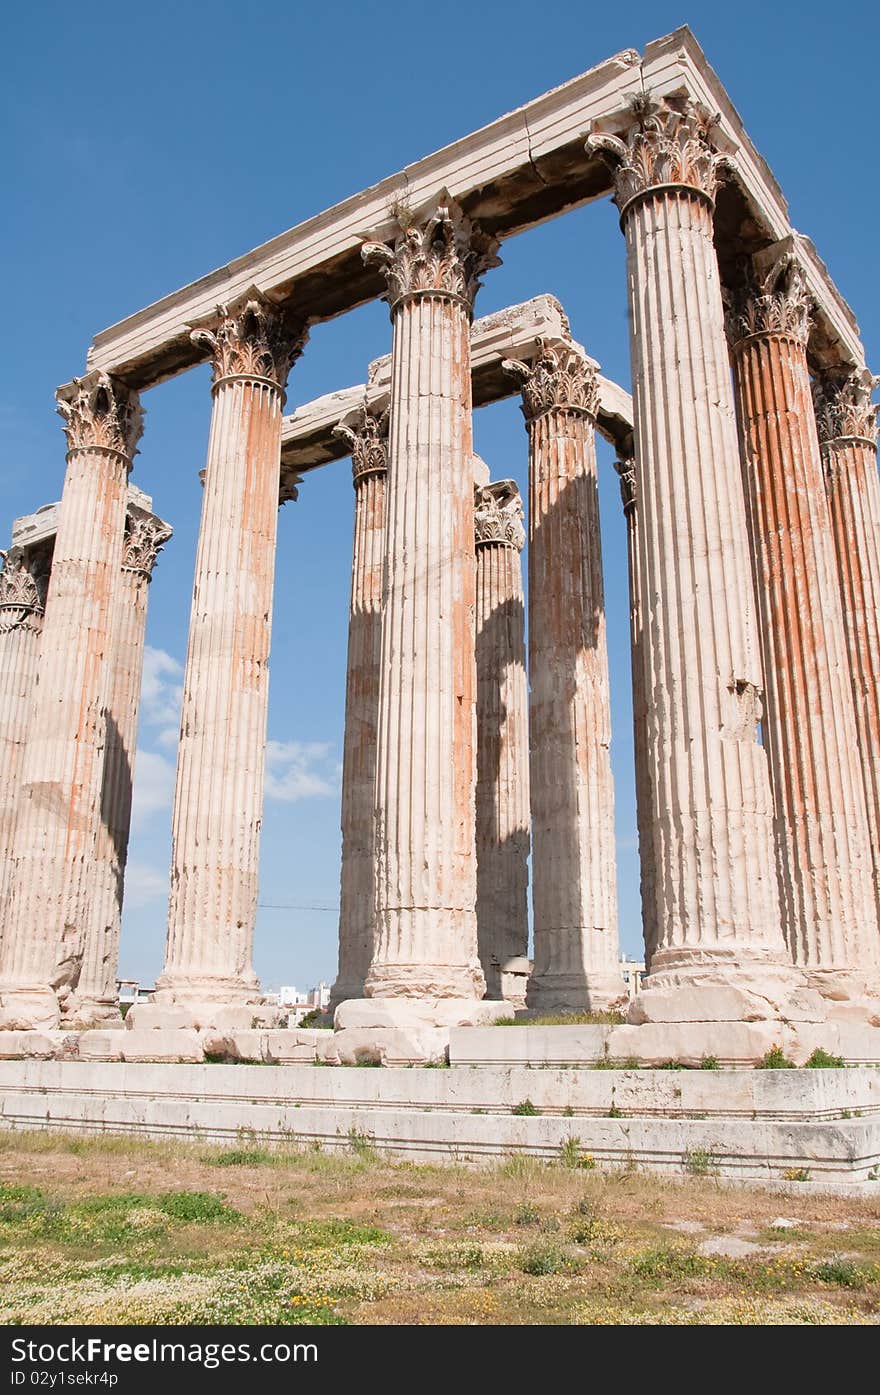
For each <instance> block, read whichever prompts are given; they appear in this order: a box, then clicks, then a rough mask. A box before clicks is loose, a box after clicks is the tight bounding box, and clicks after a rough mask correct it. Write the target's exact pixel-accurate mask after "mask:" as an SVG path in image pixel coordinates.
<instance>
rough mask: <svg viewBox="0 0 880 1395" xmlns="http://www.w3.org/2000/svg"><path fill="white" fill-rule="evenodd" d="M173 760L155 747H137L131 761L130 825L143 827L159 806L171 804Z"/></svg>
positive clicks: (165, 807) (162, 807) (166, 806)
mask: <svg viewBox="0 0 880 1395" xmlns="http://www.w3.org/2000/svg"><path fill="white" fill-rule="evenodd" d="M174 771H175V765H174V762H173V761H170V760H167V759H166V758H165V756H160V755H159V754H158V753H157V752H156V751H144V750H143V749H142V748H141V747H138V750H137V755H136V756H135V765H134V788H133V789H132V799H131V822H132V827H133V828H142V827H143V826H144V824H145V823H147V822H148V821H149V820H150V819H151V818H152V816H153V814H157V813H158V812H159V810H160V809H169V808H170V807H171V798H172V795H173V794H174Z"/></svg>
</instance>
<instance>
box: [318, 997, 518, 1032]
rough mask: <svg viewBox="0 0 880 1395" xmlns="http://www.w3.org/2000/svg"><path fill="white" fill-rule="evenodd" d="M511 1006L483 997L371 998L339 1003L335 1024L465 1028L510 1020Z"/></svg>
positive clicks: (340, 1027)
mask: <svg viewBox="0 0 880 1395" xmlns="http://www.w3.org/2000/svg"><path fill="white" fill-rule="evenodd" d="M510 1015H511V1007H510V1004H509V1003H504V1002H497V1001H494V1000H492V999H488V998H484V999H478V998H371V999H360V1000H358V999H352V1000H351V1001H350V1002H347V1003H340V1004H339V1007H338V1008H337V1009H336V1014H335V1017H334V1019H333V1025H334V1027H335V1028H336V1031H337V1032H339V1031H341V1030H342V1029H343V1028H347V1027H392V1028H393V1027H401V1028H402V1027H466V1026H479V1025H481V1024H482V1023H487V1022H497V1021H499V1020H501V1019H502V1018H504V1017H510Z"/></svg>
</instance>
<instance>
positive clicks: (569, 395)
mask: <svg viewBox="0 0 880 1395" xmlns="http://www.w3.org/2000/svg"><path fill="white" fill-rule="evenodd" d="M505 367H506V368H507V370H508V371H509V372H513V373H514V374H516V375H517V376H518V378H519V379H520V382H521V386H522V398H523V403H522V409H523V414H524V416H525V419H526V426H527V430H528V434H529V684H530V697H529V747H530V759H531V777H530V778H531V803H532V845H533V849H534V853H533V859H532V884H533V891H532V903H533V911H534V925H533V933H534V959H535V966H534V969H533V971H532V976H531V979H530V981H529V989H528V1003H529V1007H530V1008H535V1009H537V1010H540V1011H543V1012H567V1011H580V1012H583V1011H604V1010H606V1009H607V1008H609V1007H610V1006H611V1005H612V1004H614V1003H618V1002H620V1001H621V1000H622V999H624V998H625V997H626V987H625V985H624V983H623V979H622V977H621V973H620V968H619V961H620V950H619V943H618V935H617V876H616V858H615V846H614V782H613V779H612V775H611V705H610V699H609V686H608V649H607V643H606V635H605V593H604V587H603V581H602V544H601V539H600V535H599V495H598V484H597V476H596V442H595V426H596V410H597V407H598V400H599V389H598V384H597V379H596V368H597V365H596V364H595V363H594V361H593V360H592V359H590V358H588V357H587V356H586V354H585V353H584V352H583V351H582V350H581V349H580V348H579V347H578V346H577V345H574V344H571V343H564V342H561V341H560V342H556V343H549V342H546V343H545V342H543V341H539V342H538V352H537V356H536V358H535V361H534V362H533V363H532V364H530V365H526V364H517V363H514V362H507V363H506V364H505Z"/></svg>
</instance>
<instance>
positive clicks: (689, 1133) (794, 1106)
mask: <svg viewBox="0 0 880 1395" xmlns="http://www.w3.org/2000/svg"><path fill="white" fill-rule="evenodd" d="M503 1030H504V1029H502V1028H498V1029H497V1031H498V1032H499V1033H501V1032H502V1031H503ZM515 1030H517V1031H523V1032H528V1031H530V1030H532V1029H530V1028H522V1029H519V1028H518V1029H515ZM389 1035H390V1034H389ZM878 1092H880V1072H877V1071H875V1070H846V1071H841V1070H809V1071H808V1070H776V1071H765V1070H760V1071H756V1070H753V1069H751V1068H749V1069H747V1070H730V1071H726V1070H722V1071H700V1070H693V1071H650V1070H601V1071H597V1070H592V1069H586V1070H570V1069H569V1070H535V1069H533V1068H525V1069H524V1068H521V1067H514V1068H511V1067H501V1068H490V1067H486V1068H483V1069H473V1070H472V1069H456V1068H455V1067H453V1068H452V1069H450V1070H412V1069H410V1070H400V1069H394V1068H386V1069H384V1070H327V1069H317V1068H316V1067H314V1066H277V1067H268V1066H265V1065H263V1066H248V1065H234V1066H223V1065H210V1066H193V1065H151V1064H146V1063H144V1064H113V1063H107V1064H104V1063H97V1062H89V1063H78V1062H59V1061H38V1060H31V1061H15V1062H9V1061H6V1062H2V1063H0V1099H2V1106H0V1109H2V1112H0V1126H5V1127H19V1128H21V1127H39V1128H50V1129H52V1128H54V1129H57V1128H59V1127H64V1128H65V1129H66V1130H68V1131H71V1130H76V1129H80V1130H82V1131H83V1132H110V1133H112V1132H114V1131H119V1132H124V1133H127V1134H131V1133H132V1132H138V1133H141V1134H146V1135H150V1134H151V1133H152V1134H154V1135H156V1136H157V1137H162V1138H164V1139H167V1138H169V1137H172V1138H173V1137H175V1136H177V1137H181V1138H198V1139H200V1140H202V1141H203V1142H204V1141H205V1140H214V1141H216V1142H218V1143H219V1142H226V1141H229V1142H231V1143H233V1144H235V1143H236V1142H237V1141H238V1140H239V1139H240V1138H241V1134H242V1131H243V1130H244V1131H253V1132H254V1133H256V1134H258V1135H259V1137H260V1139H261V1140H265V1141H266V1142H272V1141H277V1142H278V1143H279V1144H280V1145H282V1146H285V1147H289V1146H290V1143H291V1140H292V1139H293V1140H295V1141H297V1142H299V1143H300V1145H303V1146H308V1145H310V1144H312V1143H318V1144H320V1146H321V1147H322V1148H327V1149H342V1150H346V1149H349V1148H350V1147H351V1143H350V1136H351V1133H352V1130H356V1132H357V1134H358V1135H359V1136H361V1137H363V1138H365V1139H368V1140H369V1141H370V1142H371V1143H372V1144H373V1145H374V1146H375V1147H376V1148H377V1149H378V1150H380V1151H382V1152H384V1153H387V1154H388V1155H389V1156H391V1157H398V1158H401V1159H412V1160H413V1161H425V1162H437V1161H454V1162H462V1161H473V1162H480V1161H493V1162H497V1161H499V1160H501V1159H503V1158H505V1157H507V1158H509V1157H510V1156H511V1154H514V1153H525V1154H530V1155H532V1156H535V1157H539V1158H544V1159H546V1160H548V1161H552V1160H558V1159H559V1156H560V1150H561V1149H562V1147H563V1145H565V1146H566V1147H567V1148H569V1149H570V1148H571V1144H570V1142H569V1140H570V1139H575V1140H576V1141H577V1142H578V1143H579V1144H580V1147H581V1149H582V1150H583V1152H584V1153H588V1154H590V1156H591V1157H592V1158H593V1161H594V1162H595V1164H596V1165H597V1166H599V1167H611V1168H615V1167H620V1168H624V1169H625V1168H632V1167H637V1168H638V1169H639V1170H642V1169H645V1170H648V1171H657V1172H661V1173H665V1174H667V1175H671V1176H682V1175H683V1173H685V1172H686V1171H687V1169H688V1166H689V1163H690V1160H691V1159H692V1158H693V1155H694V1154H695V1153H700V1154H704V1155H707V1156H708V1157H709V1158H710V1159H711V1166H712V1169H713V1172H715V1173H717V1175H719V1176H721V1177H729V1178H736V1179H738V1180H740V1181H752V1182H760V1183H771V1184H773V1183H776V1184H781V1182H782V1179H783V1177H784V1174H785V1172H786V1171H787V1170H789V1169H790V1168H793V1167H797V1168H806V1169H807V1170H808V1171H809V1173H810V1177H811V1179H813V1180H812V1185H814V1186H817V1185H819V1184H823V1185H825V1186H840V1185H843V1186H846V1185H850V1186H851V1185H852V1184H853V1183H859V1182H861V1181H863V1180H864V1181H865V1185H866V1186H868V1187H871V1188H873V1189H874V1190H876V1183H869V1182H867V1181H866V1179H867V1177H868V1175H869V1173H870V1172H871V1170H872V1169H873V1168H876V1167H877V1166H878V1164H880V1120H878V1114H877V1111H878V1106H880V1097H878ZM526 1099H529V1100H531V1101H532V1103H533V1105H534V1106H535V1108H536V1109H537V1110H538V1111H539V1113H538V1114H537V1115H536V1116H531V1117H526V1116H522V1115H515V1114H514V1112H513V1111H514V1110H515V1108H516V1107H517V1105H519V1104H521V1103H522V1102H523V1101H524V1100H526ZM809 1185H811V1184H810V1183H800V1184H798V1186H799V1189H803V1188H804V1187H805V1186H809ZM872 1194H873V1193H872Z"/></svg>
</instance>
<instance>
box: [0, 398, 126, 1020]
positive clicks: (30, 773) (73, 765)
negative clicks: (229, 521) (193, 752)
mask: <svg viewBox="0 0 880 1395" xmlns="http://www.w3.org/2000/svg"><path fill="white" fill-rule="evenodd" d="M59 411H60V412H61V414H62V416H63V417H64V418H65V422H66V425H65V431H66V434H67V441H68V455H67V472H66V475H65V481H64V492H63V496H62V499H61V505H60V509H59V514H58V532H57V535H56V538H55V549H54V554H53V560H52V574H51V580H50V583H49V592H48V596H47V599H46V617H45V619H44V622H43V629H42V637H41V641H40V669H39V682H38V684H37V686H36V689H35V702H34V707H33V710H32V713H31V717H30V725H29V733H28V740H27V747H26V750H25V753H24V756H23V759H22V761H21V768H20V791H19V798H18V807H17V816H16V822H15V834H14V839H13V857H12V864H11V867H10V871H9V875H8V881H7V889H8V893H7V898H6V903H5V906H4V908H3V915H4V921H5V928H4V935H3V939H2V942H0V1013H2V1010H6V1013H7V1015H6V1016H5V1019H4V1016H3V1015H0V1022H2V1021H4V1020H5V1021H7V1022H9V1021H10V1016H9V1015H8V1014H9V1012H10V1011H11V1014H12V1019H13V1020H14V1019H15V1018H16V1017H17V1018H19V1019H20V1018H22V1017H25V1016H27V1017H28V1018H29V1025H33V1026H37V1025H40V1024H41V1023H44V1022H47V1019H49V1018H52V1017H54V1022H51V1024H50V1025H55V1024H57V1021H58V1017H59V1002H63V1001H64V999H65V998H66V997H67V996H68V994H69V993H70V991H71V989H72V988H73V987H75V985H76V983H77V981H78V979H79V976H80V973H81V971H82V966H83V958H84V952H85V941H86V935H87V931H88V929H89V927H90V926H91V925H92V923H93V920H94V915H95V910H96V897H97V893H98V878H97V876H96V874H95V854H96V847H97V843H98V839H99V837H100V835H101V828H102V811H101V793H102V780H103V768H104V744H105V712H106V708H107V704H108V702H109V700H110V687H111V669H112V663H111V659H112V655H111V651H112V621H113V614H114V608H115V598H116V595H117V592H118V589H119V586H120V583H121V562H122V543H123V534H124V529H125V509H126V487H127V480H128V472H129V470H130V468H131V461H132V457H133V455H134V453H135V449H136V445H137V441H138V438H139V435H140V430H141V410H140V406H139V404H138V400H137V397H136V395H135V394H133V393H131V392H130V391H129V390H128V389H127V388H126V387H124V386H123V385H122V384H121V383H119V382H116V381H114V380H112V379H110V378H109V377H107V376H106V375H101V374H93V375H91V376H90V377H89V378H88V379H83V380H76V381H75V382H74V384H73V385H71V387H69V388H67V389H65V390H63V391H60V393H59Z"/></svg>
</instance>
